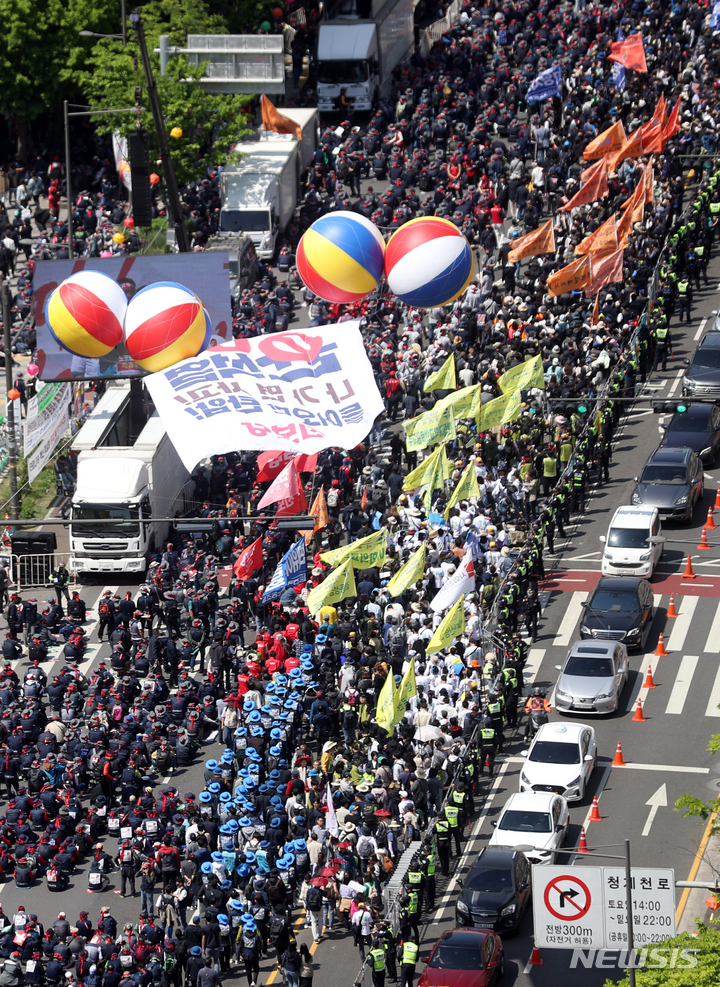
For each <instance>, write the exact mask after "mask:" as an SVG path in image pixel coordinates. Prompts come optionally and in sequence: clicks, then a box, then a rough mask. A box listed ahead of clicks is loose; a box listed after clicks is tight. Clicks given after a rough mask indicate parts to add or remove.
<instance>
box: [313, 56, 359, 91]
mask: <svg viewBox="0 0 720 987" xmlns="http://www.w3.org/2000/svg"><path fill="white" fill-rule="evenodd" d="M367 77H368V64H367V62H357V61H355V62H353V61H350V60H346V59H343V60H342V61H337V62H320V64H319V65H318V82H322V83H324V84H325V85H328V86H352V85H354V84H356V83H358V82H367Z"/></svg>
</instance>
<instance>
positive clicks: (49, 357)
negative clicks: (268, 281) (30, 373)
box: [33, 251, 232, 381]
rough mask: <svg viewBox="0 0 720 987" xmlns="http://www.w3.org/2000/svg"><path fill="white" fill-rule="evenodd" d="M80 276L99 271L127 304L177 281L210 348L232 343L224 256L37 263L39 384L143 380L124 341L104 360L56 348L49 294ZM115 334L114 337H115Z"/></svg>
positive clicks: (227, 265)
mask: <svg viewBox="0 0 720 987" xmlns="http://www.w3.org/2000/svg"><path fill="white" fill-rule="evenodd" d="M80 271H100V272H102V273H103V274H106V275H108V277H110V278H112V279H113V280H114V281H117V283H118V284H119V285H120V286H121V287H122V289H123V291H124V292H125V294H126V296H127V298H128V301H130V299H132V298H133V297H134V296H135V295H136V294H138V292H140V291H141V290H142V289H143V288H147V287H148V286H149V285H152V284H156V283H158V282H176V283H177V284H180V285H183V286H184V287H185V288H187V289H188V290H189V291H191V292H193V293H194V294H195V295H196V296H197V297H198V298H199V299H200V301H201V302H202V304H203V307H204V309H205V310H206V312H207V316H208V318H209V322H210V326H211V331H210V335H209V345H214V344H215V343H221V342H223V341H224V340H227V339H231V338H232V314H231V310H230V261H229V256H228V254H227V252H225V251H212V252H208V253H192V254H162V255H158V256H149V257H142V256H138V255H134V256H126V257H109V258H78V259H76V260H54V261H38V262H37V269H36V272H35V277H34V279H33V282H34V288H35V294H34V298H33V303H34V306H35V324H36V327H37V352H36V359H35V362H36V363H37V364H38V366H39V368H40V374H39V375H40V378H41V380H46V381H48V380H87V379H95V378H99V377H105V378H116V377H136V376H144V375H145V374H146V373H147V371H146V370H143V368H142V367H140V366H139V365H138V364H137V363H136V362H135V360H133V359H132V357H131V356H130V355H129V353H128V350H127V347H126V346H125V338H124V334H123V338H122V339H121V340H120V342H119V343H118V344H117V345H116V346H115V347H114V348H113V349H112V350H111V351H110V352H109V353H107V354H106V355H104V356H99V357H93V358H92V359H88V358H87V357H85V356H82V355H78V354H73V353H71V352H69V350H67V349H65V348H64V347H63V346H61V345H60V343H59V342H58V340H57V338H56V337H55V336H54V335H53V333H52V332H51V331H50V328H49V326H48V324H47V321H46V306H47V302H48V300H49V298H50V296H51V295H52V293H53V291H54V290H55V289H56V288H57V287H58V285H60V284H61V283H62V282H63V281H65V279H66V278H69V277H70V276H71V275H74V274H77V273H78V272H80ZM118 334H119V333H118Z"/></svg>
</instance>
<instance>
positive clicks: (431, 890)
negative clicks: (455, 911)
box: [424, 841, 438, 912]
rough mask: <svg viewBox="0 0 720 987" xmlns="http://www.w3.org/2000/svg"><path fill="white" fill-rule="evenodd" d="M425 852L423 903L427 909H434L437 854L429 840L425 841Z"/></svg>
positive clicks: (430, 910)
mask: <svg viewBox="0 0 720 987" xmlns="http://www.w3.org/2000/svg"><path fill="white" fill-rule="evenodd" d="M424 852H425V903H426V906H427V910H428V911H429V912H432V911H434V910H435V871H436V869H437V860H438V855H437V853H436V852H435V847H434V846H433V844H432V842H431V841H427V842H426V843H425V847H424Z"/></svg>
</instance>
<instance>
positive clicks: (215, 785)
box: [208, 781, 222, 795]
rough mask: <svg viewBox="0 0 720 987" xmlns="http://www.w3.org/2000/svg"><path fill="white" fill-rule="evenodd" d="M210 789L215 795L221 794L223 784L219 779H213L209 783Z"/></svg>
mask: <svg viewBox="0 0 720 987" xmlns="http://www.w3.org/2000/svg"><path fill="white" fill-rule="evenodd" d="M208 791H209V792H212V794H213V795H219V794H220V792H221V791H222V785H221V784H220V782H219V781H211V782H210V784H209V785H208Z"/></svg>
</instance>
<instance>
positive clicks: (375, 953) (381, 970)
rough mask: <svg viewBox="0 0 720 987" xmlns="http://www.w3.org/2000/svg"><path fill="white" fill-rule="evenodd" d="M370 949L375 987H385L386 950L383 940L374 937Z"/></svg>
mask: <svg viewBox="0 0 720 987" xmlns="http://www.w3.org/2000/svg"><path fill="white" fill-rule="evenodd" d="M371 947H372V948H371V949H370V954H369V955H370V966H371V969H372V980H373V984H374V987H385V950H384V948H383V945H382V940H381V939H380V938H379V937H378V936H373V938H372V940H371Z"/></svg>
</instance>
